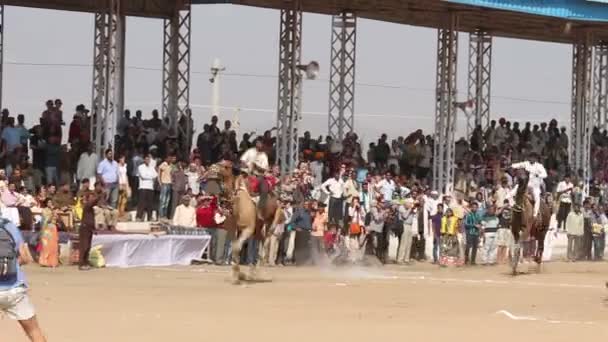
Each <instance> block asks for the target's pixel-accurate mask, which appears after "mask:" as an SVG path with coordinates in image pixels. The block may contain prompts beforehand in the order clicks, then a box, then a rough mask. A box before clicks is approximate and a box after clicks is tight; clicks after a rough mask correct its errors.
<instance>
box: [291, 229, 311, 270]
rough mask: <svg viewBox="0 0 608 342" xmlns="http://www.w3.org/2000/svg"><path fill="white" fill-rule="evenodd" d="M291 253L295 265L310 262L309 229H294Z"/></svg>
mask: <svg viewBox="0 0 608 342" xmlns="http://www.w3.org/2000/svg"><path fill="white" fill-rule="evenodd" d="M293 254H294V259H295V262H296V265H297V266H301V265H307V264H309V263H310V261H311V260H310V231H308V230H299V231H296V240H295V242H294V251H293Z"/></svg>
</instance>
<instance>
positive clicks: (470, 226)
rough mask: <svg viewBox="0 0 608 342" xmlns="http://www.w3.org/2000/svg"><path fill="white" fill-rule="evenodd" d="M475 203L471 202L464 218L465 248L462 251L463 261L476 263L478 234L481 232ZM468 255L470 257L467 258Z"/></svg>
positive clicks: (471, 263)
mask: <svg viewBox="0 0 608 342" xmlns="http://www.w3.org/2000/svg"><path fill="white" fill-rule="evenodd" d="M478 211H479V206H478V205H477V203H475V202H473V203H471V210H470V212H469V213H468V214H467V215H466V217H465V219H464V227H465V232H466V249H465V252H464V263H465V264H470V265H476V262H475V260H476V258H477V246H478V245H479V235H480V232H481V217H480V215H479V212H478ZM469 257H470V258H469Z"/></svg>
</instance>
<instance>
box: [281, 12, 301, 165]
mask: <svg viewBox="0 0 608 342" xmlns="http://www.w3.org/2000/svg"><path fill="white" fill-rule="evenodd" d="M301 39H302V12H301V11H299V10H297V9H290V10H281V28H280V35H279V86H278V105H277V138H278V139H277V140H278V141H277V144H276V161H277V162H278V164H279V165H280V168H281V174H282V175H284V174H287V173H289V172H290V171H292V170H294V169H295V168H296V166H297V165H296V164H297V161H298V128H299V122H300V120H301V115H302V113H301V112H302V110H301V109H302V102H301V97H302V75H301V72H300V70H299V69H298V66H299V65H300V64H301V63H300V58H301V52H302V40H301Z"/></svg>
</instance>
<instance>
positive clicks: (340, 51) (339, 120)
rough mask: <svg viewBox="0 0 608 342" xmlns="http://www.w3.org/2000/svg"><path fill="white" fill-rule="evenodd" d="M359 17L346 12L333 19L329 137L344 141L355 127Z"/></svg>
mask: <svg viewBox="0 0 608 342" xmlns="http://www.w3.org/2000/svg"><path fill="white" fill-rule="evenodd" d="M356 50H357V17H356V16H355V14H354V13H352V12H348V11H344V12H342V13H341V14H339V15H334V16H333V17H332V25H331V70H330V77H329V135H330V136H331V137H332V138H334V139H336V140H338V141H342V139H344V136H345V135H346V133H348V132H351V131H353V129H354V126H355V57H356Z"/></svg>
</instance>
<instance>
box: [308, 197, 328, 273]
mask: <svg viewBox="0 0 608 342" xmlns="http://www.w3.org/2000/svg"><path fill="white" fill-rule="evenodd" d="M327 221H328V219H327V212H326V211H325V204H323V203H319V205H318V207H317V208H316V212H315V213H314V220H313V222H312V233H311V234H310V235H311V255H312V261H313V263H314V264H315V265H319V264H321V262H322V260H323V255H324V253H325V248H324V247H323V236H325V231H326V230H327Z"/></svg>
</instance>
